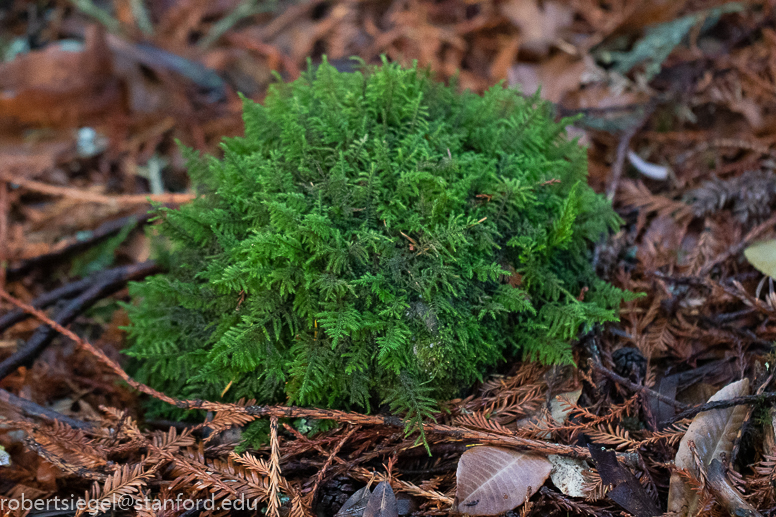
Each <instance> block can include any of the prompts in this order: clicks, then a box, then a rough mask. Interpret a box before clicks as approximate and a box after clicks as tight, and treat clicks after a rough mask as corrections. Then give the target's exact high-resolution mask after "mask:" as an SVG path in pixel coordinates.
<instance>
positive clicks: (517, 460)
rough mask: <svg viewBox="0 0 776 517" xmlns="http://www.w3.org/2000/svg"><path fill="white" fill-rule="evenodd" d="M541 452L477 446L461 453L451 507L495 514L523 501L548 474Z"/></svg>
mask: <svg viewBox="0 0 776 517" xmlns="http://www.w3.org/2000/svg"><path fill="white" fill-rule="evenodd" d="M551 470H552V464H551V463H550V461H549V460H548V459H547V458H545V457H544V456H538V455H535V454H526V453H524V452H519V451H515V450H512V449H504V448H502V447H490V446H480V447H474V448H471V449H469V450H467V451H466V452H464V453H463V455H462V456H461V459H460V460H459V462H458V471H457V472H456V480H457V487H456V494H455V502H454V503H453V511H458V512H460V513H465V514H468V515H498V514H501V513H504V512H508V511H509V510H512V509H514V508H517V507H518V506H520V505H521V504H523V503H524V502H525V500H526V498H528V497H530V496H532V495H533V494H534V493H536V491H537V490H539V488H541V486H542V485H543V484H544V482H545V481H546V480H547V478H548V477H549V476H550V471H551Z"/></svg>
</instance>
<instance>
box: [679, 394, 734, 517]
mask: <svg viewBox="0 0 776 517" xmlns="http://www.w3.org/2000/svg"><path fill="white" fill-rule="evenodd" d="M748 394H749V379H742V380H740V381H738V382H734V383H732V384H729V385H727V386H725V387H724V388H722V389H721V390H719V391H718V392H717V393H715V394H714V396H712V397H711V398H710V399H709V402H716V401H720V400H729V399H732V398H735V397H741V396H744V395H748ZM746 412H747V407H746V406H744V405H738V406H734V407H731V408H723V409H714V410H711V411H704V412H702V413H698V414H697V415H696V416H695V418H694V419H693V421H692V423H691V424H690V427H689V428H688V429H687V433H685V435H684V437H683V438H682V441H681V442H680V443H679V450H678V451H677V453H676V458H675V459H674V463H675V464H676V467H677V468H680V469H685V470H687V471H689V472H691V473H692V474H693V475H694V476H695V477H696V478H697V477H699V476H700V474H701V473H700V472H698V469H697V467H696V465H695V461H694V460H693V455H692V451H691V450H690V442H694V443H695V448H696V450H697V452H698V456H699V457H700V460H701V461H702V463H703V465H704V466H705V467H708V466H709V465H710V464H711V461H712V460H713V459H717V460H719V461H723V462H724V461H726V460H729V459H730V452H731V451H732V450H733V442H734V441H735V439H736V436H737V435H738V433H739V431H740V430H741V424H742V423H743V421H744V418H745V416H746ZM698 502H699V494H698V493H697V492H695V491H693V490H692V489H691V488H690V486H689V485H688V484H687V483H686V482H685V481H684V479H683V478H682V477H681V476H680V475H679V474H678V473H673V474H672V475H671V485H670V488H669V491H668V511H669V512H676V515H677V516H678V517H683V516H686V515H695V513H696V510H697V507H698Z"/></svg>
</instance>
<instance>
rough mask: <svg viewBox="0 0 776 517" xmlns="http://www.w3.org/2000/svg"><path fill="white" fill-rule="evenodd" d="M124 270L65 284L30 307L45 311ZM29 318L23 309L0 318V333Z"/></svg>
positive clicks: (124, 267) (40, 297) (35, 301)
mask: <svg viewBox="0 0 776 517" xmlns="http://www.w3.org/2000/svg"><path fill="white" fill-rule="evenodd" d="M123 269H126V266H122V267H118V268H112V269H106V270H105V271H100V272H99V273H97V274H94V275H91V276H89V277H87V278H83V279H81V280H76V281H74V282H70V283H69V284H65V285H63V286H62V287H58V288H57V289H54V290H52V291H49V292H47V293H44V294H42V295H41V296H39V297H38V298H35V299H34V300H33V301H32V303H31V304H30V305H32V306H33V307H35V308H36V309H45V308H46V307H48V306H50V305H52V304H54V303H56V302H57V301H59V300H63V299H65V300H66V299H69V298H73V297H74V296H76V295H78V294H79V293H82V292H84V291H85V290H86V289H88V288H89V287H90V286H92V285H94V284H96V283H99V282H100V281H101V279H102V278H105V277H109V276H113V275H114V274H115V273H116V272H117V271H119V270H123ZM29 317H30V315H29V314H27V313H26V312H24V311H23V310H21V309H14V310H12V311H10V312H7V313H6V314H3V315H2V316H0V332H3V331H4V330H6V329H8V328H10V327H12V326H13V325H16V324H17V323H19V322H20V321H24V320H26V319H27V318H29Z"/></svg>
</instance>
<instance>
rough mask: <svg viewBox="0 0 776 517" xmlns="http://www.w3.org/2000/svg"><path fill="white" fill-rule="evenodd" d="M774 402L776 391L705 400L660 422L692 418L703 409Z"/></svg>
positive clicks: (709, 409)
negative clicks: (713, 400)
mask: <svg viewBox="0 0 776 517" xmlns="http://www.w3.org/2000/svg"><path fill="white" fill-rule="evenodd" d="M772 402H776V391H766V392H763V393H760V394H758V395H746V396H744V397H736V398H732V399H728V400H719V401H716V402H707V403H706V404H700V405H697V406H692V407H690V408H687V409H686V410H684V411H682V412H681V413H679V414H678V415H676V416H675V417H674V418H672V419H671V420H667V421H665V422H660V423H661V424H662V425H667V424H673V423H674V422H678V421H679V420H682V419H685V418H692V417H694V416H695V415H697V414H698V413H701V412H703V411H711V410H712V409H724V408H729V407H733V406H742V405H746V404H767V403H772Z"/></svg>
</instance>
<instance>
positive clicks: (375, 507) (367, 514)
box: [364, 481, 399, 517]
mask: <svg viewBox="0 0 776 517" xmlns="http://www.w3.org/2000/svg"><path fill="white" fill-rule="evenodd" d="M364 517H399V509H398V507H397V506H396V496H395V495H394V494H393V489H392V488H391V485H390V484H389V483H388V482H387V481H381V482H380V483H379V484H378V485H377V486H376V487H375V491H374V492H372V495H371V497H369V502H368V503H367V505H366V508H365V509H364Z"/></svg>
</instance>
